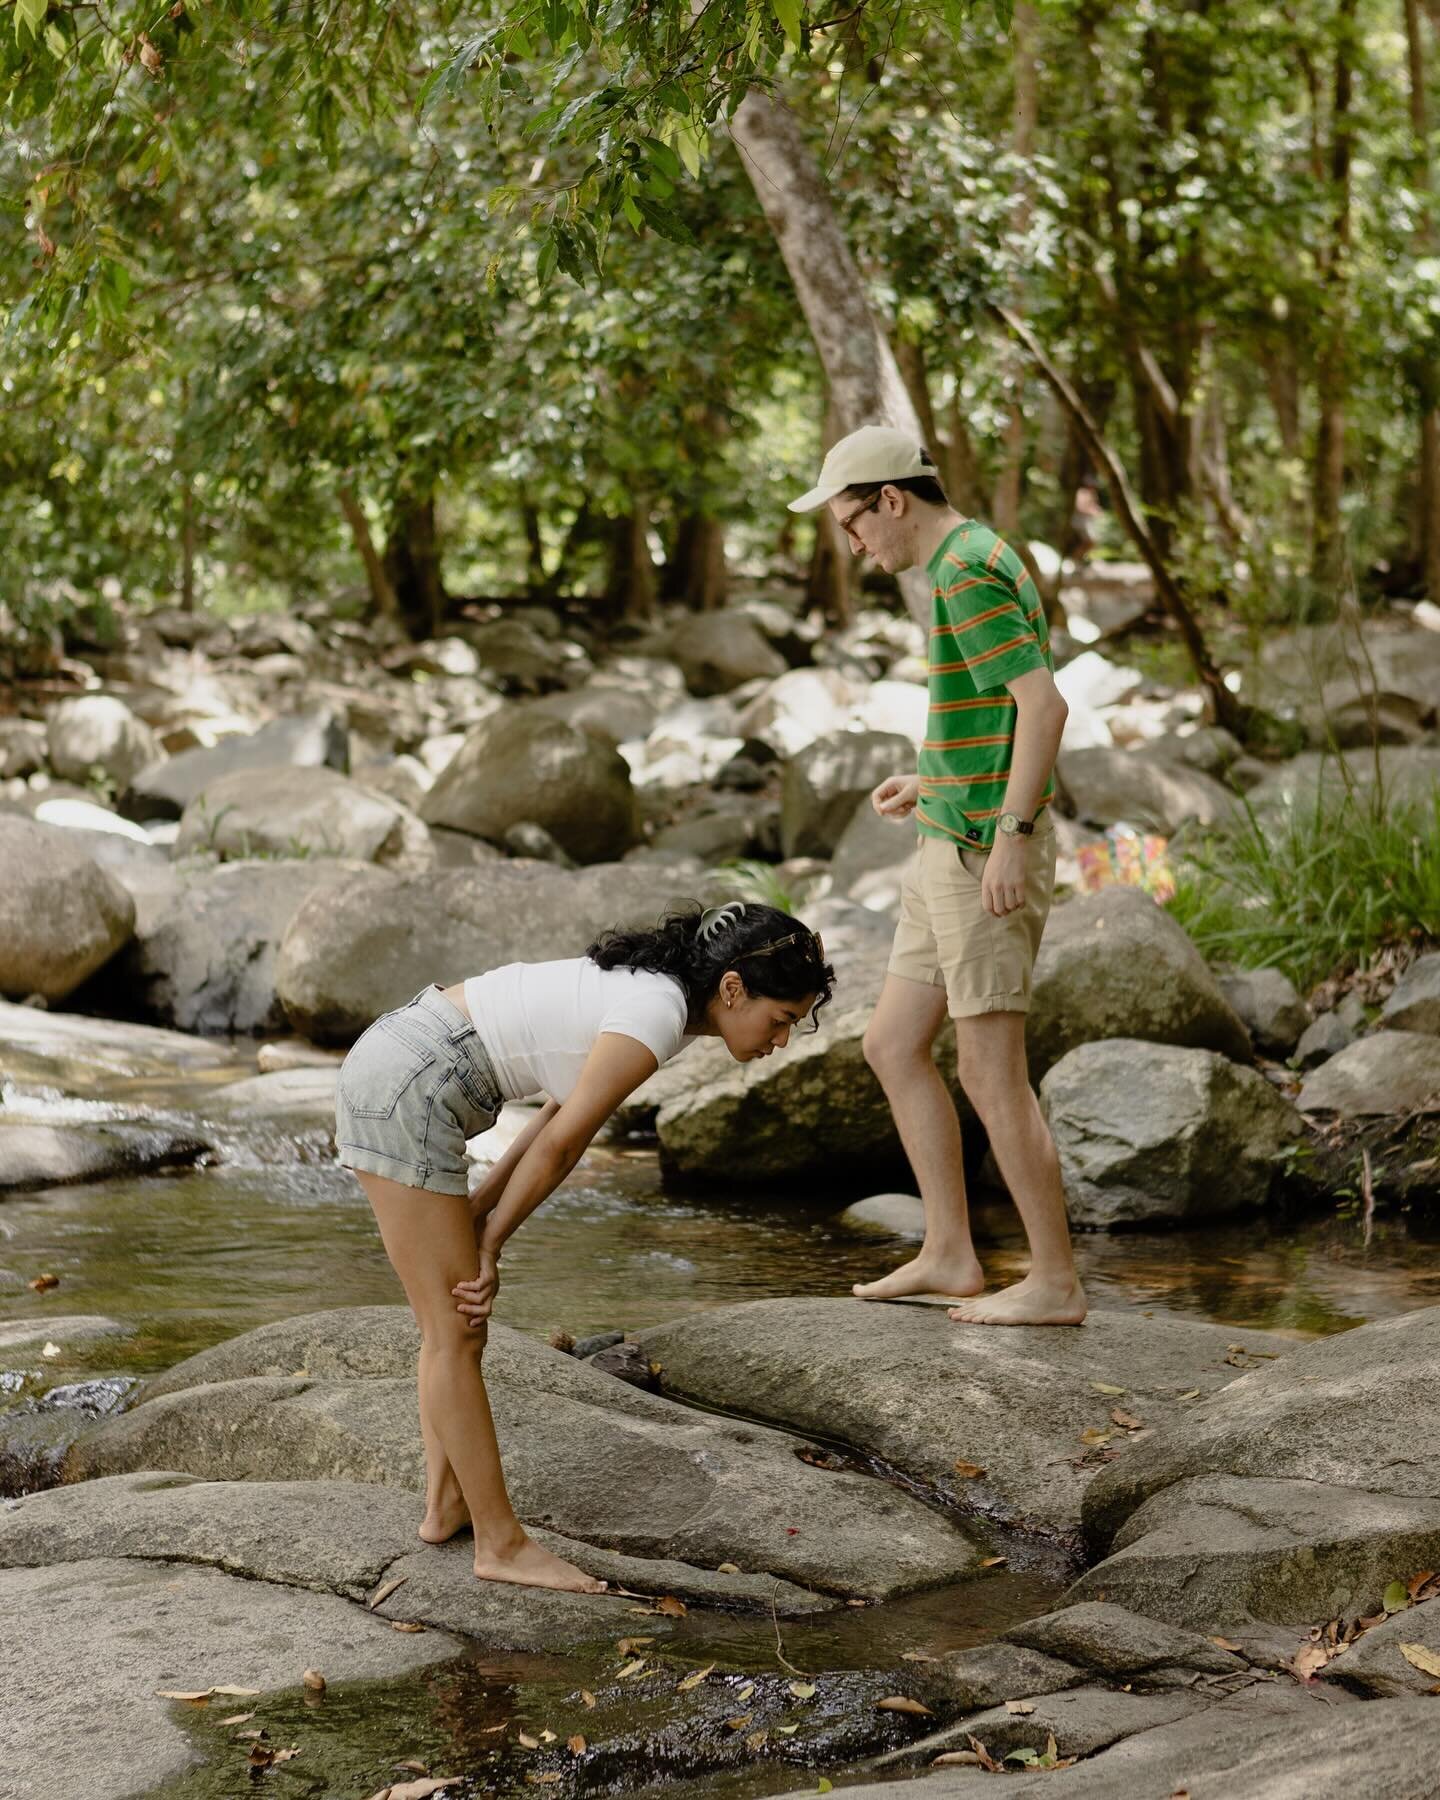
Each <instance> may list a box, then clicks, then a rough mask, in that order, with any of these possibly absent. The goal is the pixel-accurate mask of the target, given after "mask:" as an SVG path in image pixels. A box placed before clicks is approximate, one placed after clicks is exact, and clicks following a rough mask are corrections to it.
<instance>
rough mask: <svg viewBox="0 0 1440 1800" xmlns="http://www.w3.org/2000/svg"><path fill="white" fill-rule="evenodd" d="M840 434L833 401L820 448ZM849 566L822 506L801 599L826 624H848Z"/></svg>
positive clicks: (843, 543) (847, 549) (827, 510)
mask: <svg viewBox="0 0 1440 1800" xmlns="http://www.w3.org/2000/svg"><path fill="white" fill-rule="evenodd" d="M844 435H845V434H844V430H843V428H842V426H841V424H840V415H839V413H838V412H837V411H836V409H835V406H834V404H833V403H830V404H827V406H826V408H825V423H824V425H823V427H822V428H821V432H820V438H821V447H822V449H824V450H826V451H828V450H829V448H830V446H831V445H832V444H833V443H834V442H835V441H836V440H837V439H838V438H841V437H843V436H844ZM852 566H853V558H852V555H851V551H850V546H849V544H848V543H847V542H846V541H845V538H844V536H843V534H842V533H841V530H840V527H839V526H838V525H837V524H836V523H835V520H834V518H833V517H832V516H831V513H830V508H829V507H828V506H822V507H821V508H820V510H819V512H818V513H816V515H815V547H814V549H813V550H812V551H811V553H810V568H809V570H808V571H807V573H806V576H805V603H806V605H807V606H818V607H819V609H820V616H821V617H822V618H823V619H824V620H825V621H826V623H827V624H829V625H848V624H849V623H850V620H851V619H852V618H853V616H854V611H855V609H854V605H853V602H852V600H851V583H850V576H851V570H852Z"/></svg>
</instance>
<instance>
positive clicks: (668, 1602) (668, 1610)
mask: <svg viewBox="0 0 1440 1800" xmlns="http://www.w3.org/2000/svg"><path fill="white" fill-rule="evenodd" d="M655 1610H656V1612H658V1613H664V1615H665V1617H666V1618H667V1619H683V1618H684V1617H685V1614H686V1612H687V1610H688V1608H687V1607H686V1605H685V1602H684V1601H683V1600H677V1599H676V1598H675V1596H674V1595H673V1594H662V1595H661V1596H660V1598H659V1599H658V1600H657V1601H656V1602H655Z"/></svg>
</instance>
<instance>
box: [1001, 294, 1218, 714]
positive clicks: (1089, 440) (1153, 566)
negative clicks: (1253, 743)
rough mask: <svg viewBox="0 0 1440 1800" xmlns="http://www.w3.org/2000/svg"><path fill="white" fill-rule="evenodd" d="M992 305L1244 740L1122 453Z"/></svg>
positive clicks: (1008, 315) (1011, 318)
mask: <svg viewBox="0 0 1440 1800" xmlns="http://www.w3.org/2000/svg"><path fill="white" fill-rule="evenodd" d="M992 310H993V311H994V313H995V314H996V316H997V317H998V318H999V319H1000V320H1001V321H1002V323H1003V324H1004V325H1005V326H1006V327H1007V328H1008V329H1009V330H1010V331H1012V332H1013V333H1014V334H1015V336H1016V337H1017V338H1018V339H1019V340H1020V343H1021V344H1022V345H1023V347H1024V349H1025V351H1026V353H1027V354H1028V355H1029V356H1030V357H1031V359H1032V360H1033V361H1034V363H1035V366H1036V367H1037V368H1038V369H1039V371H1040V373H1041V374H1042V375H1043V376H1044V377H1045V379H1046V381H1048V382H1049V383H1050V386H1051V388H1052V389H1053V390H1054V392H1055V394H1056V396H1057V398H1058V399H1059V401H1060V403H1061V405H1062V406H1063V407H1064V408H1065V410H1066V412H1067V413H1069V415H1070V417H1071V419H1072V420H1073V421H1074V423H1075V428H1076V430H1077V431H1078V432H1079V434H1080V437H1081V439H1082V441H1083V442H1084V445H1085V448H1086V450H1087V451H1088V453H1089V455H1090V457H1091V458H1092V460H1093V461H1094V463H1095V466H1096V467H1097V468H1098V469H1099V470H1100V472H1101V474H1102V476H1103V477H1104V480H1105V484H1106V486H1107V487H1108V488H1109V490H1110V502H1111V505H1112V506H1114V508H1115V512H1116V516H1117V517H1118V518H1119V520H1120V522H1121V524H1122V525H1123V526H1124V527H1125V529H1126V531H1127V532H1128V533H1129V534H1130V538H1131V540H1132V542H1133V543H1134V545H1135V547H1136V549H1137V550H1138V551H1139V552H1140V554H1141V556H1142V557H1143V558H1144V559H1145V562H1146V564H1147V565H1148V566H1149V569H1150V573H1151V574H1152V575H1153V576H1154V577H1155V585H1156V587H1157V588H1158V589H1159V591H1160V598H1161V599H1162V600H1163V601H1164V602H1165V607H1166V610H1167V611H1168V612H1169V614H1170V616H1171V618H1172V619H1173V620H1174V621H1175V624H1176V626H1177V628H1178V630H1179V632H1180V637H1181V640H1182V641H1183V643H1184V645H1185V650H1186V653H1187V654H1188V656H1189V658H1190V664H1191V667H1192V668H1193V669H1194V671H1195V674H1196V676H1197V678H1198V679H1199V682H1200V685H1201V687H1202V689H1203V690H1204V693H1205V705H1206V711H1207V714H1208V716H1209V718H1210V721H1211V723H1212V724H1216V725H1223V726H1225V728H1226V729H1227V730H1228V731H1233V732H1234V733H1235V735H1236V736H1237V737H1239V738H1241V739H1242V740H1243V738H1244V736H1245V719H1246V711H1247V709H1246V708H1245V707H1243V706H1242V705H1241V704H1240V702H1239V701H1238V700H1237V699H1236V698H1235V696H1234V694H1232V693H1231V692H1230V690H1229V688H1227V687H1226V685H1225V683H1224V682H1223V681H1222V680H1221V678H1220V671H1219V670H1218V669H1217V668H1216V667H1215V664H1214V662H1213V661H1212V660H1211V656H1210V651H1209V648H1208V646H1207V645H1206V643H1205V638H1204V634H1203V633H1202V632H1201V630H1200V626H1199V623H1198V622H1197V620H1196V618H1195V615H1194V613H1193V612H1192V611H1191V609H1190V604H1189V602H1188V601H1187V600H1186V598H1185V595H1184V592H1183V590H1182V589H1181V587H1180V584H1179V582H1178V581H1177V580H1176V578H1175V576H1174V575H1173V574H1172V573H1171V570H1170V567H1169V565H1168V563H1167V562H1166V561H1165V558H1164V555H1163V554H1162V552H1161V549H1160V546H1159V544H1158V542H1157V540H1156V538H1155V535H1154V533H1153V532H1152V531H1151V529H1150V527H1149V525H1148V523H1147V522H1146V520H1145V517H1144V515H1143V513H1142V511H1141V509H1140V505H1139V503H1138V501H1137V500H1136V498H1135V496H1134V494H1133V493H1132V491H1131V488H1130V483H1129V481H1128V480H1127V479H1126V477H1125V470H1124V468H1123V467H1122V466H1121V464H1120V460H1119V458H1118V457H1117V456H1116V455H1115V452H1114V451H1113V450H1112V449H1111V448H1110V446H1109V445H1108V444H1107V443H1106V442H1105V439H1104V438H1103V437H1102V436H1101V434H1100V430H1099V428H1098V426H1097V425H1096V423H1095V421H1094V419H1093V418H1091V416H1090V413H1089V410H1088V409H1087V407H1086V406H1085V403H1084V401H1083V400H1081V398H1080V396H1079V394H1077V393H1076V391H1075V389H1074V388H1073V387H1072V386H1071V385H1070V383H1069V382H1068V381H1067V380H1066V378H1065V377H1064V375H1062V374H1061V372H1060V370H1059V369H1057V368H1056V367H1055V365H1054V363H1053V362H1051V360H1050V358H1049V357H1048V356H1047V355H1046V354H1045V352H1044V351H1043V350H1042V349H1041V347H1040V345H1039V343H1038V342H1037V341H1036V339H1035V335H1034V333H1033V332H1032V331H1031V330H1030V328H1029V326H1028V325H1026V323H1025V322H1024V320H1023V319H1018V318H1016V316H1015V314H1014V313H1012V312H1010V311H1009V310H1008V309H1007V308H1006V307H1003V306H995V307H993V308H992Z"/></svg>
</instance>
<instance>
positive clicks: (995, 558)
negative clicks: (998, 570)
mask: <svg viewBox="0 0 1440 1800" xmlns="http://www.w3.org/2000/svg"><path fill="white" fill-rule="evenodd" d="M1004 548H1005V540H1004V538H996V540H995V545H994V548H993V549H992V550H991V552H990V554H989V555H988V556H987V557H986V558H985V567H986V568H987V569H993V568H994V567H995V565H996V563H997V562H999V560H1000V552H1001V551H1002V550H1003V549H1004Z"/></svg>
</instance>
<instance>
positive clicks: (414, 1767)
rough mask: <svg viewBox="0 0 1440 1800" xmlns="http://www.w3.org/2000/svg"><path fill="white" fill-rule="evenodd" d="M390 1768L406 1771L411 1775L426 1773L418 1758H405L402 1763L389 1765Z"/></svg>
mask: <svg viewBox="0 0 1440 1800" xmlns="http://www.w3.org/2000/svg"><path fill="white" fill-rule="evenodd" d="M390 1767H391V1768H392V1769H408V1770H409V1772H410V1773H411V1774H412V1775H423V1774H425V1773H426V1769H425V1765H424V1763H423V1762H421V1761H420V1758H419V1757H418V1756H411V1757H407V1758H406V1760H405V1761H404V1762H397V1763H391V1765H390Z"/></svg>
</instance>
